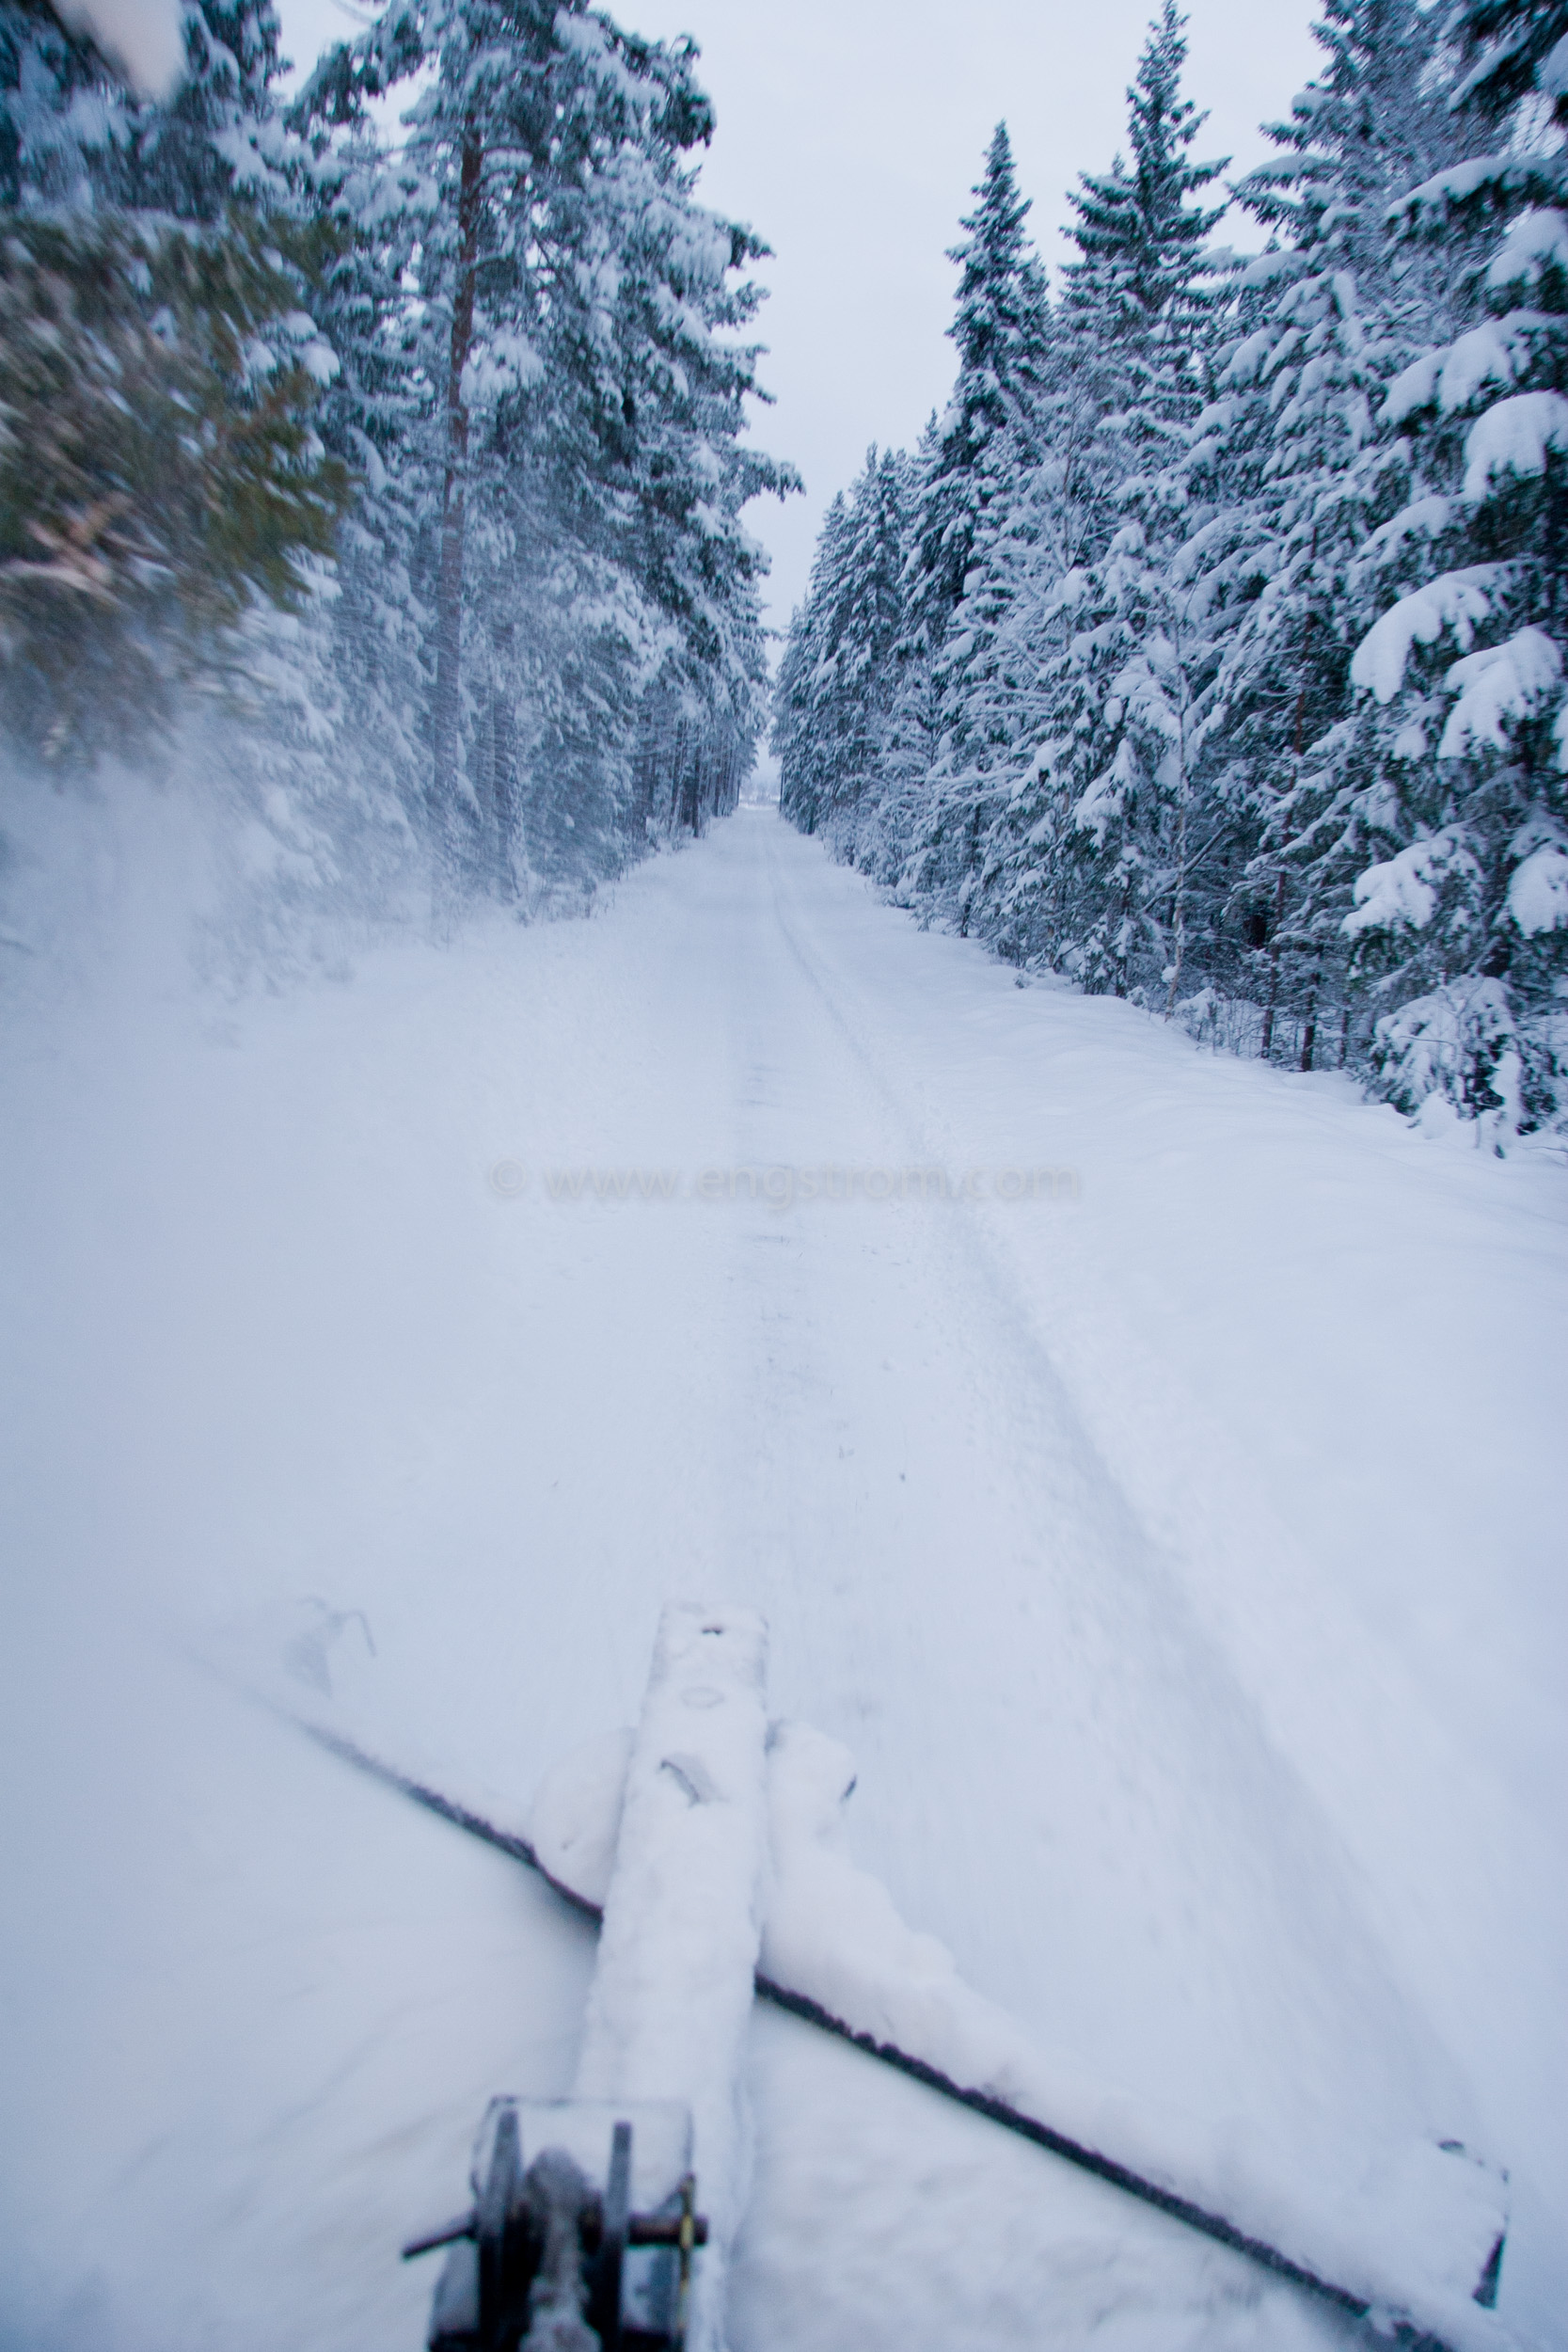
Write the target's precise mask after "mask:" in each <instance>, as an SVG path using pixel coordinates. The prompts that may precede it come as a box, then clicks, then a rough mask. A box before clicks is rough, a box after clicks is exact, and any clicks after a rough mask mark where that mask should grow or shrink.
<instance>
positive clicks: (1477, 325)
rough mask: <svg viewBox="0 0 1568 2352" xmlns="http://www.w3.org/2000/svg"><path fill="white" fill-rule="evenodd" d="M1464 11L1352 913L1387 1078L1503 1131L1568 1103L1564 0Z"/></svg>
mask: <svg viewBox="0 0 1568 2352" xmlns="http://www.w3.org/2000/svg"><path fill="white" fill-rule="evenodd" d="M1446 29H1447V32H1448V34H1449V40H1450V42H1451V44H1452V49H1453V53H1454V56H1455V61H1456V62H1455V82H1454V87H1453V91H1452V97H1451V102H1450V103H1451V104H1452V107H1453V112H1454V117H1455V119H1456V122H1457V123H1458V125H1459V126H1460V128H1461V131H1462V133H1465V134H1467V138H1466V144H1467V145H1468V146H1469V147H1470V148H1471V150H1472V151H1471V152H1470V153H1469V155H1468V156H1467V158H1466V160H1465V161H1463V162H1461V163H1459V164H1458V165H1456V166H1454V167H1451V168H1449V169H1448V170H1445V171H1440V172H1438V173H1437V174H1436V175H1435V176H1433V177H1432V178H1429V179H1427V180H1426V181H1424V182H1423V183H1421V184H1419V185H1418V186H1417V187H1416V188H1414V189H1413V190H1411V191H1410V192H1409V193H1408V195H1407V196H1406V197H1405V198H1404V199H1403V202H1402V205H1401V206H1400V208H1399V211H1398V224H1399V227H1400V229H1401V231H1402V236H1403V238H1404V239H1405V240H1406V241H1407V242H1408V243H1409V244H1410V246H1412V248H1413V249H1415V250H1417V251H1420V250H1421V249H1422V248H1423V246H1426V247H1431V248H1434V249H1435V250H1436V251H1437V252H1438V253H1439V254H1440V255H1441V256H1442V258H1443V261H1444V263H1445V264H1446V266H1447V268H1448V269H1449V272H1450V273H1451V276H1452V279H1453V282H1454V284H1455V286H1456V288H1457V290H1458V294H1459V297H1460V301H1461V304H1462V317H1461V320H1460V322H1459V323H1460V325H1461V326H1462V330H1463V331H1461V332H1459V333H1458V334H1452V333H1449V334H1448V335H1446V336H1444V337H1443V338H1442V340H1440V341H1437V342H1434V343H1433V345H1432V347H1431V348H1429V349H1428V350H1427V351H1425V352H1424V353H1422V354H1421V356H1420V357H1419V358H1417V359H1416V360H1414V361H1413V362H1412V363H1411V365H1410V366H1408V367H1407V368H1406V369H1404V370H1403V371H1402V373H1401V374H1400V375H1399V376H1398V377H1397V378H1396V379H1395V381H1394V382H1393V384H1392V385H1391V386H1390V388H1389V390H1388V394H1387V398H1386V402H1385V404H1384V406H1383V409H1382V412H1381V421H1382V423H1383V426H1384V428H1385V430H1386V431H1387V432H1389V433H1391V434H1397V435H1400V436H1402V437H1404V438H1405V439H1406V440H1407V442H1408V445H1409V450H1410V456H1411V463H1412V467H1413V470H1414V480H1413V483H1412V485H1411V486H1412V490H1413V492H1414V493H1415V495H1413V496H1412V497H1411V498H1410V500H1409V501H1408V502H1407V503H1406V504H1405V505H1404V506H1403V507H1402V509H1401V511H1400V512H1399V513H1398V514H1397V515H1395V516H1393V517H1392V518H1391V519H1390V520H1389V521H1388V522H1387V523H1386V524H1385V525H1384V526H1383V528H1382V529H1381V530H1380V531H1378V532H1375V533H1374V534H1373V535H1372V538H1371V539H1370V542H1369V546H1368V548H1367V551H1366V554H1365V556H1364V559H1363V565H1364V572H1365V577H1366V580H1367V581H1368V583H1369V585H1370V586H1371V587H1372V588H1375V589H1376V590H1378V591H1380V592H1381V600H1382V601H1383V603H1384V605H1385V609H1384V610H1383V611H1382V612H1381V613H1380V614H1379V616H1378V618H1377V619H1376V620H1375V622H1374V623H1373V625H1372V626H1371V628H1370V629H1368V630H1367V632H1366V634H1365V635H1364V636H1363V637H1362V638H1361V641H1360V643H1359V644H1358V645H1357V647H1356V650H1355V653H1354V660H1353V662H1352V672H1351V675H1352V680H1353V683H1354V686H1355V687H1356V688H1357V689H1358V690H1360V704H1359V707H1358V711H1357V714H1356V719H1355V726H1354V733H1355V742H1354V756H1355V758H1356V760H1357V761H1358V763H1359V765H1360V768H1361V771H1362V774H1363V777H1364V782H1363V785H1362V788H1361V791H1360V794H1359V797H1358V801H1357V806H1356V818H1357V821H1358V824H1359V828H1360V838H1361V841H1362V843H1363V845H1364V847H1363V868H1362V871H1361V872H1360V873H1359V874H1358V876H1357V877H1356V880H1355V882H1354V900H1355V904H1354V909H1353V911H1352V912H1351V913H1350V914H1348V916H1347V917H1346V918H1345V924H1344V929H1345V931H1346V933H1347V934H1348V936H1349V937H1350V939H1351V940H1352V942H1353V943H1354V948H1355V952H1356V957H1357V961H1358V966H1359V969H1360V971H1361V972H1362V974H1363V975H1364V976H1365V977H1367V979H1368V980H1369V981H1370V982H1371V984H1372V985H1373V986H1374V987H1375V989H1376V992H1377V995H1378V998H1379V1000H1380V1001H1381V1003H1382V1005H1383V1006H1384V1007H1385V1008H1386V1009H1385V1010H1383V1012H1382V1013H1381V1015H1380V1017H1379V1019H1378V1021H1377V1025H1376V1036H1375V1042H1374V1048H1373V1057H1374V1061H1375V1064H1376V1066H1377V1069H1378V1072H1379V1074H1380V1079H1381V1083H1382V1086H1383V1088H1384V1090H1385V1091H1386V1093H1387V1094H1388V1096H1389V1097H1390V1099H1391V1100H1393V1101H1394V1102H1395V1103H1397V1104H1400V1105H1401V1106H1402V1108H1404V1109H1406V1110H1411V1111H1415V1110H1417V1109H1418V1108H1419V1107H1420V1106H1421V1104H1423V1103H1424V1102H1425V1101H1426V1100H1427V1098H1428V1097H1430V1096H1433V1095H1435V1096H1437V1097H1439V1098H1440V1099H1442V1100H1443V1101H1444V1102H1446V1103H1447V1104H1449V1105H1450V1106H1451V1108H1452V1109H1453V1110H1455V1111H1457V1112H1459V1113H1460V1114H1461V1115H1465V1116H1472V1117H1476V1118H1479V1119H1481V1120H1484V1121H1485V1122H1486V1126H1487V1131H1488V1132H1489V1133H1491V1134H1492V1135H1494V1136H1495V1137H1496V1138H1497V1140H1498V1141H1499V1142H1500V1141H1501V1140H1503V1139H1504V1138H1505V1137H1506V1136H1507V1135H1509V1134H1510V1133H1513V1132H1516V1131H1517V1130H1519V1129H1521V1128H1528V1127H1531V1126H1534V1125H1539V1124H1541V1123H1543V1122H1546V1121H1550V1120H1553V1119H1554V1118H1557V1117H1560V1114H1561V1110H1562V1107H1563V1104H1562V1091H1561V1082H1562V1077H1563V1073H1564V1068H1565V1037H1564V1022H1563V1013H1562V1007H1561V991H1562V985H1563V973H1564V969H1565V953H1564V951H1565V947H1568V794H1565V782H1564V770H1565V767H1568V689H1565V681H1564V663H1563V647H1564V643H1565V633H1568V607H1565V604H1564V596H1565V593H1568V587H1565V582H1568V160H1565V154H1564V146H1563V132H1564V127H1565V125H1568V7H1565V6H1563V5H1562V4H1561V0H1557V4H1556V5H1544V0H1510V4H1509V5H1503V0H1460V5H1458V6H1456V7H1454V8H1452V9H1451V10H1450V12H1449V16H1448V19H1447V24H1446ZM1396 592H1400V593H1396ZM1390 598H1391V599H1392V600H1391V601H1390Z"/></svg>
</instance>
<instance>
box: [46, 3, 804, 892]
mask: <svg viewBox="0 0 1568 2352" xmlns="http://www.w3.org/2000/svg"><path fill="white" fill-rule="evenodd" d="M91 15H92V11H91V8H90V7H88V6H87V0H84V5H83V7H82V8H77V7H75V6H72V7H71V8H66V7H65V6H64V5H62V8H61V9H60V10H59V12H56V10H55V8H53V7H52V6H51V5H49V0H0V212H3V217H0V734H3V736H4V737H5V738H7V739H8V740H9V744H10V747H11V755H12V757H13V760H14V759H18V758H30V759H32V760H35V761H39V762H42V763H45V764H46V765H49V766H51V767H53V769H54V771H55V773H56V774H57V775H59V776H61V777H64V776H66V775H71V774H74V775H90V774H91V773H92V771H94V769H95V767H96V766H98V765H99V764H100V763H101V762H102V761H103V757H104V755H115V756H117V757H119V756H123V755H125V754H126V753H127V751H128V750H130V749H134V748H135V746H136V745H137V744H138V743H139V744H140V745H141V746H142V748H143V749H144V751H147V752H150V754H151V755H153V757H154V760H156V758H157V757H159V756H162V755H163V754H164V752H165V751H166V749H167V746H168V745H169V743H170V742H171V741H172V739H174V737H175V735H176V734H178V733H180V732H181V731H183V732H184V733H186V734H188V731H189V728H190V726H191V725H192V724H193V723H194V722H193V718H192V714H193V713H195V714H197V718H198V719H199V718H200V714H202V713H207V714H210V716H209V717H208V719H207V720H206V721H205V722H204V723H205V724H206V725H207V727H208V732H209V739H210V745H211V747H213V748H214V753H215V755H221V757H222V759H223V760H224V762H225V763H226V764H227V766H228V767H229V768H230V769H232V770H234V771H237V772H238V773H239V774H240V776H241V779H242V785H243V800H244V806H245V830H246V837H247V841H248V844H249V846H248V849H247V852H246V853H247V855H248V856H249V857H250V859H251V862H252V864H253V865H254V866H256V868H257V870H258V871H261V872H264V873H265V874H266V875H267V877H268V878H269V884H270V886H271V887H272V888H273V889H274V890H275V891H277V892H281V893H283V894H285V895H286V894H287V893H288V891H289V890H290V889H291V888H293V889H295V890H296V891H297V892H299V893H301V894H305V895H307V896H308V895H309V892H310V891H312V890H320V889H322V888H324V887H325V886H327V885H329V884H335V885H338V886H341V887H345V888H349V889H350V890H351V891H357V892H358V893H359V894H360V895H361V896H366V897H369V898H373V896H374V892H375V888H376V886H377V877H378V876H379V877H381V879H382V881H383V882H385V881H386V878H387V877H388V876H396V875H398V874H400V873H405V872H410V871H415V870H418V871H422V872H428V871H429V870H430V869H431V868H432V867H433V868H434V871H435V873H436V895H437V900H438V901H439V900H440V899H441V898H443V897H444V898H447V899H448V900H450V901H452V902H455V901H456V900H458V899H459V898H463V897H465V896H468V895H472V894H476V893H479V894H490V895H494V896H496V897H499V898H503V899H516V898H519V897H521V898H526V899H528V900H529V901H531V903H539V902H540V901H541V899H544V898H548V897H549V896H550V895H551V894H552V893H559V892H562V891H563V892H565V893H567V894H568V895H570V894H575V893H579V892H580V890H581V889H582V887H583V886H585V885H588V886H591V885H592V884H593V883H594V881H595V880H596V879H598V878H599V877H601V876H603V875H604V874H606V873H609V872H612V871H614V870H615V869H616V868H617V867H618V866H621V865H623V864H624V863H625V862H626V859H627V857H628V856H630V855H632V854H634V853H635V852H636V851H638V850H640V849H643V848H645V847H646V846H647V843H648V841H649V839H650V837H656V838H657V837H658V836H660V835H663V834H669V833H670V832H672V831H673V830H678V829H680V828H682V827H689V828H691V829H693V830H695V829H698V828H699V827H700V826H701V824H702V823H703V821H704V820H705V817H706V815H708V814H709V813H711V812H713V811H715V810H721V809H723V808H725V807H727V806H729V805H730V804H732V803H733V802H734V799H735V797H736V791H737V788H738V785H739V781H740V779H741V777H742V776H743V775H744V773H745V772H746V771H748V769H749V768H750V766H751V764H752V757H753V753H754V747H755V744H756V740H757V738H758V736H759V733H760V731H761V729H762V727H763V725H764V723H765V721H766V713H767V691H768V682H767V660H766V650H767V649H766V639H765V633H764V630H763V628H762V626H761V621H760V617H759V615H760V605H759V580H760V578H761V576H762V573H763V571H764V569H765V564H766V559H765V558H764V556H763V554H762V551H761V550H760V548H758V546H757V545H756V544H755V542H754V541H753V540H752V538H751V537H750V536H749V535H748V533H747V532H746V531H745V530H744V529H743V527H742V525H741V521H740V511H741V509H742V507H743V506H744V505H745V504H746V502H747V501H748V500H750V499H752V498H753V497H755V496H756V495H757V494H758V493H759V492H762V491H780V492H782V491H785V490H787V489H789V488H791V487H793V486H795V480H794V476H793V475H792V474H791V472H790V470H789V469H787V468H784V467H781V466H777V465H775V464H773V463H772V462H771V461H770V460H769V459H768V458H767V457H765V456H763V455H760V454H759V453H757V452H756V451H755V450H754V449H753V448H752V447H751V445H750V444H749V443H748V442H743V440H742V438H741V435H742V431H743V427H744V424H745V417H744V414H743V405H744V402H745V399H746V396H747V395H748V393H752V392H755V391H756V390H757V389H758V388H757V384H756V375H755V367H756V359H757V349H756V346H755V345H754V343H752V342H751V341H750V340H749V338H748V333H747V326H748V322H749V321H750V320H751V319H752V315H753V313H754V311H755V309H756V306H757V302H758V299H759V295H758V293H757V290H756V289H755V287H754V286H753V285H752V282H751V281H750V279H749V278H748V277H747V274H746V273H747V269H748V265H749V264H750V263H751V262H753V261H754V260H755V259H756V258H757V257H758V256H759V255H761V254H762V253H763V252H764V251H765V250H766V248H765V247H764V246H762V245H761V244H760V242H759V241H758V239H757V238H756V237H755V236H754V235H753V234H752V231H751V230H749V229H746V228H743V227H741V226H739V225H737V224H736V223H733V222H731V221H728V220H725V219H722V218H720V217H719V216H717V215H714V214H713V213H711V212H708V211H706V210H705V209H703V208H702V207H701V206H700V205H699V204H698V203H697V202H696V201H695V199H694V195H693V183H694V180H695V169H694V158H696V157H698V156H700V154H701V152H702V150H703V147H704V145H705V142H706V141H707V140H708V138H709V137H710V135H711V133H712V129H713V115H712V110H711V107H710V105H709V103H708V100H707V98H706V97H705V94H704V92H703V90H702V88H701V87H700V85H699V83H698V80H697V78H696V72H695V66H696V55H695V51H694V49H693V47H692V45H691V44H690V43H689V42H686V41H676V42H673V43H659V42H654V41H647V40H640V39H638V38H636V37H634V36H633V35H631V34H628V33H626V32H623V31H622V30H621V29H620V28H619V27H618V25H617V24H615V23H614V22H613V21H612V20H611V18H610V16H608V15H607V14H605V13H603V12H602V11H600V10H597V9H594V8H588V7H586V6H584V5H583V0H388V5H387V6H386V7H385V8H384V9H383V10H382V11H381V12H380V13H379V14H378V15H377V16H375V17H374V19H373V21H372V22H371V23H370V24H368V26H367V28H366V29H365V30H364V31H363V32H362V33H360V34H359V36H358V37H357V38H356V39H355V40H352V41H349V42H346V43H344V44H343V45H341V46H340V47H338V48H336V49H334V50H332V51H330V52H329V53H328V54H327V55H326V56H325V57H324V58H323V59H322V60H321V62H320V64H319V65H318V66H317V68H316V70H315V72H314V73H313V75H312V76H311V78H310V79H309V82H308V83H307V84H306V85H305V87H303V89H302V90H301V91H299V93H298V94H297V95H296V96H295V97H294V98H293V100H292V101H291V102H289V103H285V101H284V99H283V97H282V96H281V95H280V81H281V76H282V74H283V72H284V61H283V60H282V59H281V57H280V56H279V49H278V38H279V37H278V26H277V17H276V14H275V12H274V10H273V8H272V6H271V0H184V5H183V11H182V39H183V49H184V65H183V72H182V73H181V74H180V76H179V77H178V79H177V80H176V81H175V83H174V85H173V87H171V88H169V89H167V90H166V91H164V92H163V93H161V94H150V93H148V92H147V91H146V90H138V89H136V88H135V87H132V86H131V84H130V83H129V81H128V79H127V77H126V75H125V74H124V72H122V71H120V70H119V68H118V67H117V64H116V61H115V60H114V59H113V57H112V56H106V55H105V54H104V53H103V51H102V50H101V49H100V48H99V47H98V46H96V45H95V43H94V40H93V38H92V35H91V32H90V30H89V29H87V25H88V24H89V22H90V19H91Z"/></svg>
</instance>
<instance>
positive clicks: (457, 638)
mask: <svg viewBox="0 0 1568 2352" xmlns="http://www.w3.org/2000/svg"><path fill="white" fill-rule="evenodd" d="M482 165H483V153H482V151H481V148H480V143H479V133H478V130H477V129H476V128H475V127H474V126H473V125H472V124H470V125H469V126H468V128H467V131H466V133H465V135H464V139H463V161H462V167H461V172H460V176H459V181H458V195H457V273H456V280H455V283H454V286H453V289H452V305H451V349H450V352H449V355H448V360H447V382H446V465H445V469H444V471H443V473H442V478H441V560H440V569H439V573H438V576H437V580H436V691H435V697H434V701H433V703H432V707H431V727H430V737H431V754H432V773H431V797H432V802H433V806H434V815H435V819H436V841H437V844H438V850H437V855H438V856H439V857H440V858H441V860H442V861H443V863H444V862H445V861H446V859H447V858H448V857H450V855H451V847H452V829H453V822H454V818H455V812H456V802H457V790H458V776H457V771H458V764H459V760H460V757H461V751H462V663H463V551H464V538H465V534H466V532H467V472H468V410H467V403H466V402H465V400H464V398H463V373H464V370H465V369H466V368H467V364H468V354H469V351H470V349H471V348H472V345H473V337H474V294H475V278H476V277H477V274H478V260H479V215H480V172H481V167H482Z"/></svg>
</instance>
